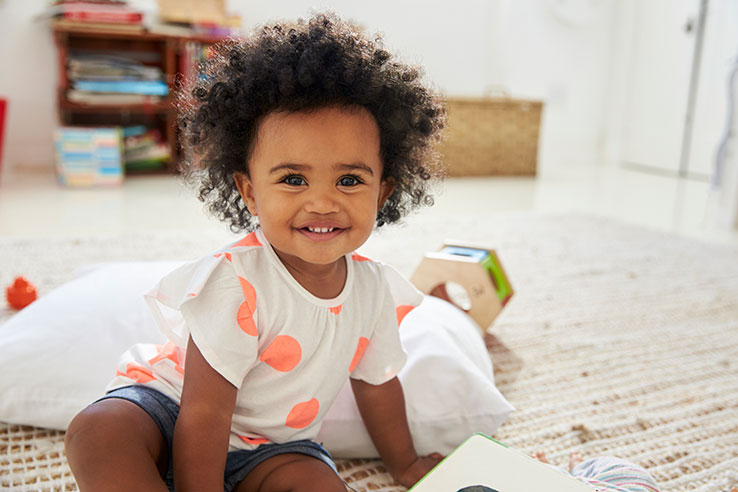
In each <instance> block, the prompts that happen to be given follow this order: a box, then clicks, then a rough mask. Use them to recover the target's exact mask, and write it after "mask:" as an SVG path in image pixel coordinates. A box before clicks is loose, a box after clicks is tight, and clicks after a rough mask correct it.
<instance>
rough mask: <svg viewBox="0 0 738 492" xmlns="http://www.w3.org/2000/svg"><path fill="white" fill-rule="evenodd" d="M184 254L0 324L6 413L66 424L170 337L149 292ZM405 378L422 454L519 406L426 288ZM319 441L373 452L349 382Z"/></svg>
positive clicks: (449, 446)
mask: <svg viewBox="0 0 738 492" xmlns="http://www.w3.org/2000/svg"><path fill="white" fill-rule="evenodd" d="M180 264H181V263H179V262H136V263H111V264H107V265H103V266H100V267H99V268H96V269H93V270H92V271H90V272H89V273H87V274H85V275H84V276H81V277H79V278H77V279H75V280H72V281H70V282H68V283H66V284H64V285H62V286H61V287H59V288H57V289H56V290H54V291H52V292H50V293H49V294H47V295H45V296H43V297H42V298H40V299H39V300H37V301H36V302H34V303H33V304H31V305H30V306H28V307H27V308H25V309H24V310H22V311H21V312H19V313H18V314H16V315H15V316H13V317H12V318H11V319H9V320H8V321H7V322H6V323H4V324H3V325H2V326H0V374H2V375H3V376H2V378H0V395H2V397H1V398H0V421H3V422H7V423H13V424H24V425H33V426H37V427H48V428H53V429H62V430H63V429H66V427H67V425H68V424H69V422H70V421H71V419H72V418H73V417H74V416H75V415H76V414H77V412H79V411H80V410H82V409H83V408H84V407H85V406H87V405H88V404H89V403H91V402H92V401H94V400H96V399H97V398H99V397H100V396H102V395H103V392H104V389H105V387H106V386H107V384H108V383H109V382H110V380H111V378H112V377H113V375H114V374H115V371H116V368H117V363H118V358H119V356H120V355H121V354H122V353H123V352H124V351H125V350H126V349H128V348H129V347H130V346H131V345H133V344H134V343H146V342H150V343H161V342H162V341H163V336H162V335H161V334H160V332H159V331H158V329H157V328H156V326H155V323H154V320H153V318H152V316H151V315H150V313H149V311H148V308H147V307H146V304H145V302H144V300H143V296H142V294H143V293H144V292H145V291H147V290H148V289H149V288H151V287H152V286H153V285H154V284H155V283H156V282H157V281H158V280H159V279H160V278H161V277H162V276H164V275H165V274H166V273H168V272H169V271H171V270H173V269H174V268H176V267H177V266H179V265H180ZM400 335H401V339H402V341H403V344H404V345H405V348H406V349H407V351H408V363H407V364H406V366H405V368H404V369H403V370H402V371H401V373H400V375H399V377H400V380H401V381H402V382H403V389H404V391H405V400H406V406H407V411H408V421H409V423H410V429H411V432H412V435H413V439H414V441H415V445H416V448H417V450H418V452H419V453H423V454H427V453H429V452H432V451H438V452H441V453H449V452H450V451H451V450H453V449H454V448H455V447H456V446H457V445H459V444H460V443H461V442H462V441H463V440H464V439H466V438H467V437H469V435H471V434H473V433H475V432H484V433H486V434H489V435H491V434H494V432H495V431H496V429H497V427H498V426H499V425H501V424H502V422H504V420H505V418H506V417H507V415H508V414H509V413H510V412H511V411H512V410H513V407H512V406H511V405H510V404H509V403H508V402H507V401H506V400H505V398H504V397H503V396H502V395H501V394H500V392H499V391H497V388H495V385H494V380H493V374H492V364H491V362H490V359H489V355H488V354H487V351H486V349H485V347H484V343H483V341H482V338H481V335H480V333H479V329H478V328H477V326H476V325H475V324H474V322H473V321H472V320H471V318H469V317H468V316H467V315H466V314H465V313H464V312H463V311H460V310H459V309H457V308H456V307H454V306H452V305H451V304H449V303H446V302H445V301H442V300H440V299H436V298H433V297H426V299H425V301H424V302H423V303H422V304H421V305H420V306H418V307H417V308H416V309H414V310H413V311H411V312H410V313H409V314H408V315H407V316H406V317H405V319H404V321H403V323H402V327H401V328H400ZM318 441H319V442H323V444H324V446H325V447H326V448H327V449H328V450H329V451H330V452H331V453H332V454H333V455H334V456H335V457H347V458H348V457H373V456H377V452H376V450H375V448H374V446H373V445H372V443H371V441H370V439H369V436H368V434H367V433H366V430H365V428H364V425H363V423H362V421H361V417H360V416H359V412H358V409H357V408H356V403H355V402H354V399H353V394H352V393H351V389H350V385H348V384H347V385H346V387H344V388H343V390H342V391H341V393H340V395H339V397H338V399H337V401H336V402H335V403H334V405H333V406H332V407H331V409H330V411H329V412H328V413H327V415H326V417H325V420H324V422H323V426H322V429H321V431H320V434H319V436H318Z"/></svg>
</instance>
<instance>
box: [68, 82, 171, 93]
mask: <svg viewBox="0 0 738 492" xmlns="http://www.w3.org/2000/svg"><path fill="white" fill-rule="evenodd" d="M74 88H75V89H77V90H80V91H88V92H116V93H122V94H146V95H149V96H166V95H167V94H168V93H169V87H167V84H165V83H164V82H162V81H161V80H78V81H76V82H75V83H74Z"/></svg>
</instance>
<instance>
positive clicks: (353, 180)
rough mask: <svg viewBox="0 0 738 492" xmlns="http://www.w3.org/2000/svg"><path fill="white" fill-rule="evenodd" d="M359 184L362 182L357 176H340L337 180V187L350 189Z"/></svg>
mask: <svg viewBox="0 0 738 492" xmlns="http://www.w3.org/2000/svg"><path fill="white" fill-rule="evenodd" d="M361 183H363V181H361V179H359V177H358V176H353V175H348V176H342V177H341V179H339V180H338V184H339V186H347V187H351V186H356V185H358V184H361Z"/></svg>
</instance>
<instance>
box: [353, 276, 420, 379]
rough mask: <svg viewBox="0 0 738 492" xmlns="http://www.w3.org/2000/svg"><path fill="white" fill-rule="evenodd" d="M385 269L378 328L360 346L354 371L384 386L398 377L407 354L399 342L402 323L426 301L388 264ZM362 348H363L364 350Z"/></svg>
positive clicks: (354, 376)
mask: <svg viewBox="0 0 738 492" xmlns="http://www.w3.org/2000/svg"><path fill="white" fill-rule="evenodd" d="M382 267H383V280H384V284H385V285H384V295H383V299H382V302H381V310H380V312H379V316H378V318H377V322H376V326H375V327H374V331H373V333H372V335H371V337H370V338H367V339H365V341H364V343H363V344H361V343H360V345H359V346H360V347H361V348H363V349H364V353H363V354H357V355H358V356H359V357H360V360H359V361H358V363H357V364H356V366H355V368H354V370H353V371H352V372H351V377H352V378H353V379H361V380H363V381H366V382H367V383H369V384H375V385H378V384H382V383H385V382H387V381H389V380H390V379H392V378H393V377H395V376H397V374H398V373H399V372H400V369H402V367H403V366H404V365H405V361H406V360H407V354H406V353H405V350H404V348H403V347H402V343H401V341H400V329H399V327H400V323H401V322H402V319H403V318H404V317H405V315H407V313H409V312H410V311H411V310H412V309H414V308H415V307H416V306H418V305H419V304H420V303H421V302H422V301H423V294H422V293H421V292H420V291H419V290H418V289H416V288H415V287H414V286H413V285H412V284H411V283H410V282H409V281H408V280H406V279H405V278H404V277H403V276H402V275H400V274H399V273H398V272H397V271H396V270H395V269H394V268H392V267H390V266H388V265H382ZM362 345H363V347H362Z"/></svg>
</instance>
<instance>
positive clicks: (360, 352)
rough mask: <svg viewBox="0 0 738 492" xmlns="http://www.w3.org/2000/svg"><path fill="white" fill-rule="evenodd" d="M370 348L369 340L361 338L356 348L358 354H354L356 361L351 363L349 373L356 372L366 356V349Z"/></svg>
mask: <svg viewBox="0 0 738 492" xmlns="http://www.w3.org/2000/svg"><path fill="white" fill-rule="evenodd" d="M368 346H369V339H368V338H366V337H361V338H359V344H358V345H357V346H356V352H354V359H353V360H352V361H351V365H350V366H349V372H354V369H356V366H357V365H358V364H359V361H360V360H361V358H362V357H363V356H364V352H365V351H366V348H367V347H368Z"/></svg>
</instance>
